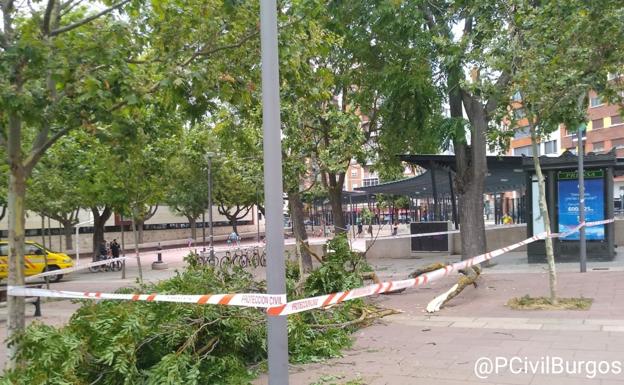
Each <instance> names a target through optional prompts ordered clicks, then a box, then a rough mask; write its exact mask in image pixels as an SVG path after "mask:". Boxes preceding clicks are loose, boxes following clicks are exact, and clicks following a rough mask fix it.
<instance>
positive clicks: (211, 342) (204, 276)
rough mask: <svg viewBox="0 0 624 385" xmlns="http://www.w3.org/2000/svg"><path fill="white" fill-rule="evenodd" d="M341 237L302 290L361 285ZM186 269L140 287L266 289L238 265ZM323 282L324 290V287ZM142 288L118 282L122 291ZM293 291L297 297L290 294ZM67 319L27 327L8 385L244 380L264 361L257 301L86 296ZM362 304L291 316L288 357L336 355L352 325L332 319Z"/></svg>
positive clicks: (166, 290) (292, 278)
mask: <svg viewBox="0 0 624 385" xmlns="http://www.w3.org/2000/svg"><path fill="white" fill-rule="evenodd" d="M345 242H346V240H345V241H344V242H343V241H341V240H340V239H338V240H336V241H335V242H332V244H331V245H330V248H331V249H333V250H334V253H333V254H332V255H331V256H330V257H329V258H328V260H327V263H326V264H325V265H324V266H322V267H321V268H319V269H318V270H317V271H315V272H313V273H312V275H311V276H310V277H309V278H308V280H307V281H306V282H305V285H304V293H303V295H304V296H311V295H318V294H325V293H329V292H331V291H337V290H344V289H349V288H352V287H355V286H359V285H361V278H359V276H358V274H359V273H358V272H359V267H358V266H360V264H359V263H357V264H355V266H356V268H350V269H345V266H347V265H349V266H352V262H353V261H354V258H355V257H356V256H355V255H354V254H353V253H351V252H350V251H349V249H348V246H347V248H346V249H345ZM192 261H193V258H192V257H191V258H189V259H188V262H189V265H188V267H187V269H186V270H185V271H184V272H176V275H175V276H174V277H172V278H170V279H168V280H165V281H161V282H159V283H156V284H148V285H144V286H141V287H140V288H138V289H139V291H140V292H144V293H161V294H173V293H176V294H201V293H233V292H264V291H266V290H265V283H264V282H256V281H254V280H253V277H252V276H251V275H250V274H249V273H247V272H245V271H243V270H242V269H234V270H233V271H228V270H222V269H214V268H212V267H203V266H200V265H198V264H195V263H192ZM287 277H288V287H289V293H290V294H291V295H292V290H293V288H294V286H295V282H297V281H298V280H299V271H298V267H297V266H296V265H292V264H289V265H288V266H287ZM325 290H326V291H325ZM124 291H125V292H129V291H132V292H136V291H137V290H136V289H135V290H130V289H125V290H120V292H124ZM289 298H291V297H290V296H289ZM82 302H83V305H82V306H81V307H80V309H78V311H76V313H75V314H74V315H73V316H72V318H71V319H70V321H69V323H68V324H67V325H66V326H64V327H61V328H54V327H51V326H47V325H42V324H39V323H33V324H32V325H30V326H29V327H28V328H27V329H26V331H25V333H22V334H21V335H20V336H18V337H17V338H16V339H15V340H14V341H12V343H16V344H18V361H19V362H20V366H18V367H17V368H16V369H14V370H12V371H9V372H5V375H4V377H3V378H2V380H0V383H2V384H29V385H37V384H52V385H56V384H58V385H61V384H63V385H65V384H85V385H86V384H106V385H116V384H124V385H130V384H145V385H169V384H171V385H173V384H243V383H248V382H249V381H250V380H251V379H252V378H253V377H254V376H255V369H253V368H258V367H260V366H261V365H260V364H262V363H263V361H264V360H266V356H267V352H266V315H265V313H264V311H263V310H261V309H254V308H240V307H230V306H214V305H207V306H204V305H192V304H175V303H163V302H130V301H119V302H118V301H99V302H96V301H91V300H85V301H82ZM363 306H364V305H363V302H362V301H360V300H355V301H349V302H347V303H345V304H344V305H340V306H335V307H333V308H332V309H330V310H315V311H308V312H303V313H299V314H294V315H291V316H289V318H288V334H289V354H290V360H291V362H306V361H314V360H319V359H322V358H326V357H332V356H336V355H339V354H340V350H341V349H343V348H345V347H347V346H349V345H350V343H351V339H350V337H349V334H350V332H352V331H353V330H354V329H355V326H348V327H336V326H335V324H340V323H344V322H347V321H350V320H353V319H355V318H357V317H359V316H360V315H361V308H362V307H363Z"/></svg>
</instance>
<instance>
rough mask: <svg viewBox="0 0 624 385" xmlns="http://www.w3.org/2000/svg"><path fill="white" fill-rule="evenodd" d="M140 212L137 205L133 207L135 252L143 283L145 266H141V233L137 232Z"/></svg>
mask: <svg viewBox="0 0 624 385" xmlns="http://www.w3.org/2000/svg"><path fill="white" fill-rule="evenodd" d="M137 214H138V210H137V209H136V207H133V208H132V233H133V235H134V254H135V258H136V260H137V265H138V267H139V282H140V283H143V268H142V267H141V254H140V252H139V235H138V232H137V223H136V216H137Z"/></svg>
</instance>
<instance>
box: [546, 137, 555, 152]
mask: <svg viewBox="0 0 624 385" xmlns="http://www.w3.org/2000/svg"><path fill="white" fill-rule="evenodd" d="M556 153H557V141H556V140H549V141H548V142H545V143H544V154H556Z"/></svg>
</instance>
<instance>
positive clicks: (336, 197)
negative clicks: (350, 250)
mask: <svg viewBox="0 0 624 385" xmlns="http://www.w3.org/2000/svg"><path fill="white" fill-rule="evenodd" d="M327 192H328V193H329V203H330V205H331V208H332V216H333V218H334V233H336V234H340V233H346V232H347V226H346V225H345V218H344V215H343V213H342V185H340V186H335V187H329V188H328V189H327Z"/></svg>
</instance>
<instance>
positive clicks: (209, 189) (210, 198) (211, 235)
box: [204, 152, 215, 257]
mask: <svg viewBox="0 0 624 385" xmlns="http://www.w3.org/2000/svg"><path fill="white" fill-rule="evenodd" d="M214 155H215V154H214V152H207V153H206V157H207V158H208V225H209V226H210V256H211V257H212V256H213V255H214V245H213V244H212V242H213V240H214V234H213V232H212V157H213V156H214ZM204 225H205V222H204ZM204 228H205V226H204ZM204 233H205V230H204ZM205 244H206V238H205V236H204V245H205ZM204 250H205V248H204Z"/></svg>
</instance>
